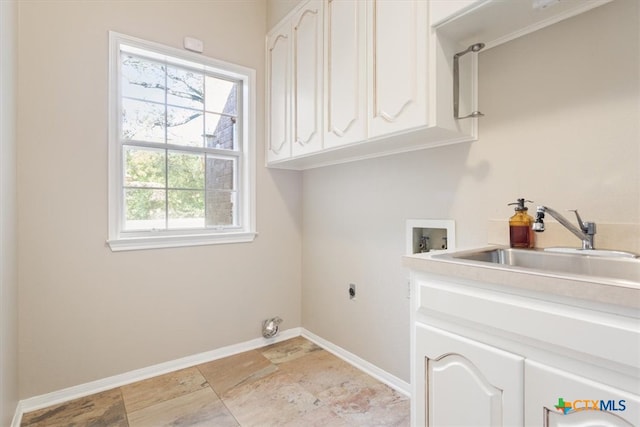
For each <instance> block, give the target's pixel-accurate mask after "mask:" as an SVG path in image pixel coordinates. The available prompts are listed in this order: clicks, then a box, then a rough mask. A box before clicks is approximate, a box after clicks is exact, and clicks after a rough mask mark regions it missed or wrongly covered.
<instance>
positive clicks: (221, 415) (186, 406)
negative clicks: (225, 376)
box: [129, 387, 238, 427]
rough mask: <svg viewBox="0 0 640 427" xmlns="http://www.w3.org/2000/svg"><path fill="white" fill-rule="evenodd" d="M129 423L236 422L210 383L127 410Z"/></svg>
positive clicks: (223, 425)
mask: <svg viewBox="0 0 640 427" xmlns="http://www.w3.org/2000/svg"><path fill="white" fill-rule="evenodd" d="M129 426H130V427H162V426H174V427H175V426H180V427H197V426H202V427H205V426H207V427H210V426H216V427H227V426H229V427H231V426H238V422H237V421H236V420H235V418H234V417H233V416H232V415H231V413H230V412H229V411H228V410H227V408H226V407H225V406H224V404H223V403H222V401H221V400H220V399H219V398H218V396H216V394H215V393H214V392H213V390H212V389H211V388H209V387H207V388H205V389H202V390H198V391H194V392H193V393H189V394H185V395H182V396H180V397H176V398H175V399H171V400H165V401H164V402H161V403H158V404H155V405H152V406H148V407H146V408H144V409H141V410H139V411H135V412H131V413H129Z"/></svg>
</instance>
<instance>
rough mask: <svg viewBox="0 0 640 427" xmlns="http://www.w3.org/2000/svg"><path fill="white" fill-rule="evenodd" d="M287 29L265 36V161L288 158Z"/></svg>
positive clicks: (289, 133)
mask: <svg viewBox="0 0 640 427" xmlns="http://www.w3.org/2000/svg"><path fill="white" fill-rule="evenodd" d="M290 30H291V28H290V26H289V25H280V26H279V27H277V28H275V29H274V30H273V31H272V32H271V33H270V34H269V36H267V46H266V49H267V74H266V77H267V94H266V95H267V96H266V100H267V105H266V109H267V123H266V128H267V161H268V162H273V161H276V160H281V159H287V158H289V157H291V129H290V118H289V111H290V107H291V106H290V104H291V96H290V83H289V82H290V65H291V64H290V63H291V31H290Z"/></svg>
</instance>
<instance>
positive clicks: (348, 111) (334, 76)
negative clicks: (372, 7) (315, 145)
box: [324, 0, 367, 148]
mask: <svg viewBox="0 0 640 427" xmlns="http://www.w3.org/2000/svg"><path fill="white" fill-rule="evenodd" d="M366 5H367V3H366V2H364V1H362V0H328V1H327V3H326V6H325V11H324V12H325V61H324V63H325V105H326V109H325V133H324V147H325V148H330V147H336V146H339V145H344V144H348V143H351V142H356V141H362V140H364V139H365V138H366V137H367V86H366V82H367V73H366V66H367V62H366V61H367V57H366V49H367V43H366V34H367V33H366V29H367V25H366V19H367V15H366Z"/></svg>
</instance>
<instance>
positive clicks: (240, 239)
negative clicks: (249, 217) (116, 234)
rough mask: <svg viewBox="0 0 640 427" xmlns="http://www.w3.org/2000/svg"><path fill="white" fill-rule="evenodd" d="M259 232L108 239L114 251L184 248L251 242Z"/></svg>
mask: <svg viewBox="0 0 640 427" xmlns="http://www.w3.org/2000/svg"><path fill="white" fill-rule="evenodd" d="M257 235H258V233H255V232H241V233H228V234H208V235H190V236H154V237H129V238H121V239H112V240H107V244H108V245H109V248H111V251H112V252H121V251H138V250H144V249H163V248H182V247H188V246H204V245H220V244H226V243H250V242H252V241H253V240H254V239H255V238H256V236H257Z"/></svg>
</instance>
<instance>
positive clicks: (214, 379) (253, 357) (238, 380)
mask: <svg viewBox="0 0 640 427" xmlns="http://www.w3.org/2000/svg"><path fill="white" fill-rule="evenodd" d="M198 369H199V370H200V372H201V373H202V375H203V376H204V377H205V378H206V379H207V381H208V382H209V384H210V385H211V387H212V388H213V390H214V391H215V392H216V393H217V394H218V396H220V397H223V396H224V395H225V394H226V393H228V392H229V390H232V389H233V388H235V387H237V386H240V385H244V384H249V383H252V382H254V381H256V380H258V379H260V378H263V377H265V376H267V375H270V374H272V373H274V372H275V371H277V370H278V368H277V367H276V366H275V365H274V364H273V363H271V362H270V361H269V360H268V359H267V358H266V357H264V356H263V355H262V354H260V352H258V351H255V350H253V351H247V352H245V353H240V354H236V355H234V356H230V357H225V358H223V359H219V360H214V361H213V362H209V363H204V364H202V365H198Z"/></svg>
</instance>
